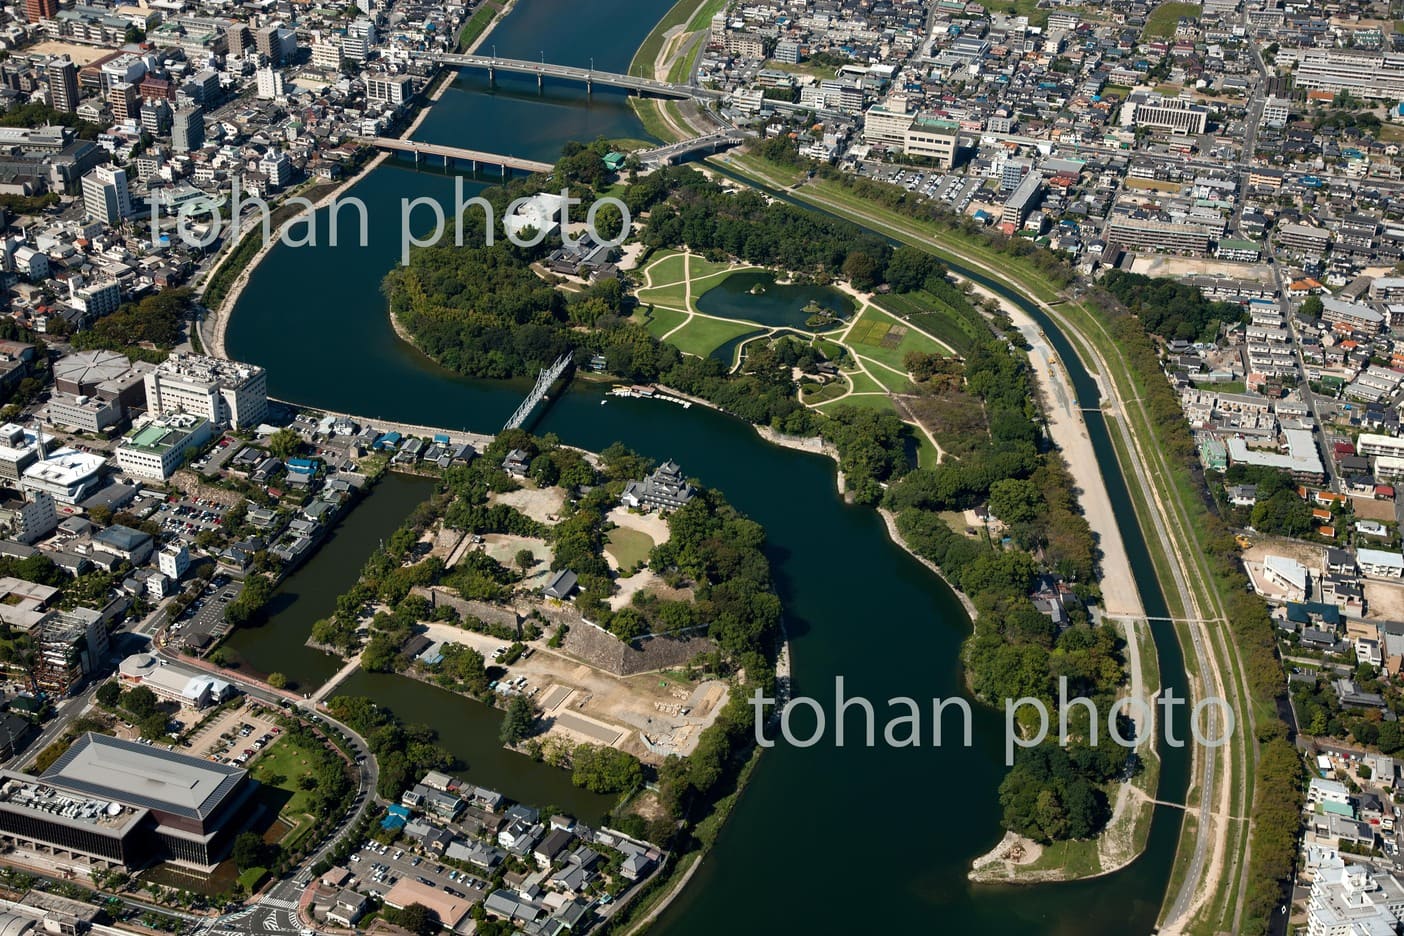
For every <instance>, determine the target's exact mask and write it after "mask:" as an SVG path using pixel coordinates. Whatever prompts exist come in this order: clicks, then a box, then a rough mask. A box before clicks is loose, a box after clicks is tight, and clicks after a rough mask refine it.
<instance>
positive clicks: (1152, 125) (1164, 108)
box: [1132, 98, 1209, 136]
mask: <svg viewBox="0 0 1404 936" xmlns="http://www.w3.org/2000/svg"><path fill="white" fill-rule="evenodd" d="M1132 120H1133V122H1134V123H1135V125H1136V126H1137V127H1146V128H1148V129H1151V130H1169V131H1171V132H1172V133H1177V134H1184V135H1190V136H1198V135H1200V134H1202V133H1203V132H1204V131H1205V130H1206V129H1207V128H1208V125H1209V108H1207V107H1204V106H1203V105H1201V104H1191V103H1189V102H1188V101H1181V100H1179V99H1177V98H1172V99H1169V100H1162V101H1154V102H1152V101H1148V102H1146V103H1144V104H1137V105H1136V109H1135V112H1134V115H1133V117H1132Z"/></svg>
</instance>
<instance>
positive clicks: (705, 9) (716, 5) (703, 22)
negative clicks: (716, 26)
mask: <svg viewBox="0 0 1404 936" xmlns="http://www.w3.org/2000/svg"><path fill="white" fill-rule="evenodd" d="M728 2H729V0H707V2H706V3H704V4H702V5H701V6H700V7H698V8H697V12H696V13H694V14H692V19H690V20H688V21H687V31H688V32H697V30H699V29H710V28H711V27H712V17H713V16H716V15H717V14H718V13H720V12H721V11H722V10H725V9H726V6H727V3H728Z"/></svg>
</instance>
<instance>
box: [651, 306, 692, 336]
mask: <svg viewBox="0 0 1404 936" xmlns="http://www.w3.org/2000/svg"><path fill="white" fill-rule="evenodd" d="M686 320H687V313H686V312H678V311H676V310H675V309H660V308H657V307H655V308H654V310H653V312H652V313H650V314H649V316H648V333H649V334H650V335H652V336H653V337H655V338H662V337H663V336H664V335H666V334H668V332H670V331H672V330H673V329H675V328H677V327H678V326H679V325H681V324H682V323H683V322H684V321H686Z"/></svg>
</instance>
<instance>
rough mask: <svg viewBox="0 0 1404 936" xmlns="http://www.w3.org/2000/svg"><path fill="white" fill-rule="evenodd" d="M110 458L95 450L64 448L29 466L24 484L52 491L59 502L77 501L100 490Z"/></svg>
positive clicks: (43, 490)
mask: <svg viewBox="0 0 1404 936" xmlns="http://www.w3.org/2000/svg"><path fill="white" fill-rule="evenodd" d="M106 464H107V460H106V459H105V458H103V457H102V456H101V455H94V454H92V453H91V452H79V451H77V450H75V449H68V448H62V449H58V450H57V451H55V452H54V453H53V454H51V455H50V456H49V457H48V458H46V459H44V460H43V461H41V462H37V463H36V464H33V465H30V466H29V467H28V468H26V469H25V472H24V478H23V479H22V480H21V481H20V487H21V488H22V489H23V490H25V491H29V492H32V493H38V492H42V493H45V494H48V495H49V496H50V497H52V498H53V499H54V501H55V502H56V503H59V504H76V503H78V502H79V501H80V500H83V499H84V498H86V497H87V496H88V495H89V494H91V493H93V491H95V490H97V488H98V484H99V482H100V480H101V478H102V469H103V466H104V465H106Z"/></svg>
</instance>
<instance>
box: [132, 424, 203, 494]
mask: <svg viewBox="0 0 1404 936" xmlns="http://www.w3.org/2000/svg"><path fill="white" fill-rule="evenodd" d="M209 440H210V421H209V419H208V418H206V417H204V416H199V415H196V414H194V413H172V414H171V415H169V416H160V417H157V418H155V419H150V420H147V421H146V422H144V423H143V424H142V425H140V426H137V427H136V428H134V429H133V430H132V431H131V432H129V433H127V435H126V437H124V438H123V439H122V443H121V444H120V445H118V446H117V464H118V465H120V466H121V467H122V470H123V471H125V472H127V473H128V474H130V475H132V476H133V477H138V478H151V479H153V480H156V481H164V480H166V479H167V478H169V477H170V476H171V475H173V474H175V473H176V469H178V468H180V466H181V465H182V464H184V462H185V453H186V452H189V451H192V450H194V449H198V448H199V447H200V446H202V445H204V444H205V443H206V442H208V441H209Z"/></svg>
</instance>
